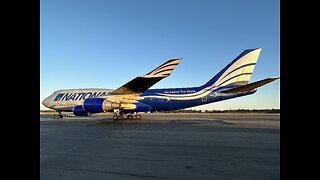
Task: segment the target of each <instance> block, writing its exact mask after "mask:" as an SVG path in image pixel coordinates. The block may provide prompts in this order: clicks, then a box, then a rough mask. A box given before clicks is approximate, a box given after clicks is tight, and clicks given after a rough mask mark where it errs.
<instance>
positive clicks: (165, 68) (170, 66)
mask: <svg viewBox="0 0 320 180" xmlns="http://www.w3.org/2000/svg"><path fill="white" fill-rule="evenodd" d="M181 60H182V58H174V59H170V60H168V61H166V62H165V63H163V64H161V65H160V66H158V67H157V68H155V69H154V70H152V71H151V72H149V73H147V74H145V75H144V76H142V77H146V78H147V77H167V76H169V75H170V74H171V73H172V71H173V70H174V69H175V68H176V67H177V65H178V64H179V63H180V62H181Z"/></svg>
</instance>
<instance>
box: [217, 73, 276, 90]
mask: <svg viewBox="0 0 320 180" xmlns="http://www.w3.org/2000/svg"><path fill="white" fill-rule="evenodd" d="M279 78H280V77H272V78H266V79H263V80H260V81H257V82H254V83H250V84H246V85H243V86H239V87H236V88H232V89H228V90H225V91H221V92H219V93H239V92H245V91H250V90H253V89H256V88H258V87H260V86H263V85H265V84H268V83H270V82H272V81H274V80H277V79H279Z"/></svg>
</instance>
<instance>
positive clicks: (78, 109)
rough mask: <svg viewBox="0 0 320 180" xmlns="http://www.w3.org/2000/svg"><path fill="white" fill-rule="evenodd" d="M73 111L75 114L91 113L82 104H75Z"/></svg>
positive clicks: (84, 114)
mask: <svg viewBox="0 0 320 180" xmlns="http://www.w3.org/2000/svg"><path fill="white" fill-rule="evenodd" d="M72 111H73V114H74V115H75V116H89V113H88V112H86V111H85V110H84V109H83V107H82V105H77V106H74V107H73V109H72Z"/></svg>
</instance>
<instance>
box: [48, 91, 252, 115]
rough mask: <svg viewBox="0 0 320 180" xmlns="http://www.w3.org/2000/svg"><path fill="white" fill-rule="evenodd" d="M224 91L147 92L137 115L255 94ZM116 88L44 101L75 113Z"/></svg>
mask: <svg viewBox="0 0 320 180" xmlns="http://www.w3.org/2000/svg"><path fill="white" fill-rule="evenodd" d="M220 90H221V88H216V89H211V90H208V91H205V90H203V89H200V88H199V87H190V88H167V89H149V90H147V91H145V92H143V93H142V94H141V95H140V97H142V98H143V99H141V100H138V103H141V104H142V105H143V107H144V108H142V109H141V108H140V109H135V111H136V112H142V111H169V110H178V109H184V108H189V107H193V106H199V105H203V104H208V103H213V102H217V101H221V100H226V99H230V98H234V97H240V96H245V95H249V94H253V93H254V92H255V90H254V91H248V92H244V93H237V94H232V95H230V94H222V93H219V91H220ZM112 91H113V90H112V89H66V90H59V91H56V92H54V93H53V94H52V95H50V96H49V97H48V98H46V99H45V100H44V101H43V104H44V105H45V106H46V107H48V108H51V109H53V110H57V111H70V112H71V111H72V107H73V106H76V105H82V104H83V102H84V100H85V99H88V98H97V97H100V98H106V97H107V96H110V95H109V93H110V92H112Z"/></svg>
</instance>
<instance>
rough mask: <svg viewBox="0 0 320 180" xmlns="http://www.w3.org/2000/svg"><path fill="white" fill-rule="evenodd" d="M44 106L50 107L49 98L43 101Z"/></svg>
mask: <svg viewBox="0 0 320 180" xmlns="http://www.w3.org/2000/svg"><path fill="white" fill-rule="evenodd" d="M42 104H43V105H44V106H45V107H47V108H48V107H49V98H46V99H44V100H43V101H42Z"/></svg>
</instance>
